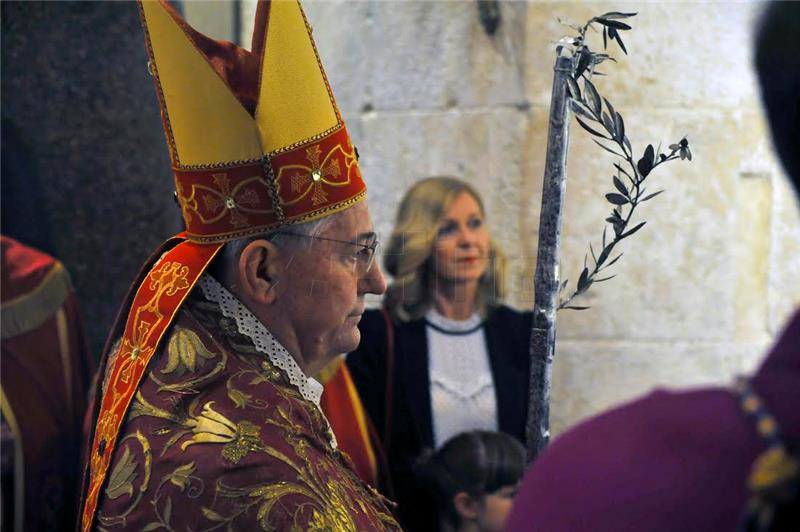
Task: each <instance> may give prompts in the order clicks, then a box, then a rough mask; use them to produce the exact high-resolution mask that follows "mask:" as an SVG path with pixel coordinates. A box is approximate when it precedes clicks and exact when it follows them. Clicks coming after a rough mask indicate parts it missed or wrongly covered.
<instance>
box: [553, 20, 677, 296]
mask: <svg viewBox="0 0 800 532" xmlns="http://www.w3.org/2000/svg"><path fill="white" fill-rule="evenodd" d="M635 15H636V13H620V12H617V11H610V12H608V13H605V14H603V15H600V16H597V17H594V18H592V19H591V20H589V22H587V23H586V24H584V25H583V26H573V25H569V24H567V26H569V27H570V28H572V29H574V30H576V31H577V33H578V35H577V36H575V37H564V38H562V39H561V40H559V41H558V46H557V47H556V53H557V55H558V56H561V55H562V54H564V53H568V54H571V55H570V57H571V59H572V65H573V73H572V75H571V76H567V78H566V79H567V88H568V90H569V95H570V99H571V101H570V107H571V108H572V111H573V112H574V113H575V120H576V121H577V122H578V124H579V125H580V126H581V127H582V128H583V129H584V130H586V131H587V132H588V133H589V134H591V135H592V137H594V138H592V141H593V142H594V143H595V144H597V145H598V146H600V147H601V148H603V149H604V150H606V151H607V152H609V153H612V154H613V155H615V156H616V157H619V158H620V159H621V160H622V161H621V162H622V164H620V163H619V162H615V163H613V165H614V168H615V175H613V176H612V182H613V185H614V189H615V191H614V192H610V193H608V194H606V195H605V197H606V200H608V202H609V203H611V204H612V205H613V206H614V207H613V210H612V211H611V214H610V215H609V216H608V217H607V218H606V219H605V221H606V222H607V223H606V225H604V226H603V235H602V239H601V250H600V253H599V255H598V254H595V250H594V247H593V246H592V243H591V242H590V243H589V252H588V253H587V254H586V255H585V256H584V261H583V270H582V271H581V274H580V276H579V278H578V282H577V284H576V286H575V288H574V290H572V292H571V293H569V295H563V294H564V291H565V289H566V287H567V284H568V282H569V279H565V280H564V282H562V283H561V285H560V287H559V304H558V310H561V309H573V310H585V309H587V308H589V307H588V306H577V305H572V304H571V303H572V300H573V299H574V298H575V297H576V296H578V295H580V294H582V293H584V292H586V291H587V290H588V289H589V287H590V286H592V284H594V283H600V282H603V281H608V280H609V279H613V278H614V277H615V275H609V276H604V277H601V276H600V275H599V274H601V273H602V272H604V271H605V270H606V269H608V268H609V267H611V266H612V265H613V264H615V263H616V262H617V261H618V260H619V259H621V258H622V255H623V253H619V254H617V255H616V256H615V257H614V258H611V255H612V252H613V251H614V248H615V247H616V246H617V244H619V243H620V242H621V241H622V240H624V239H625V238H628V237H629V236H631V235H633V234H634V233H636V232H637V231H639V230H640V229H641V228H642V227H644V226H645V224H646V223H647V222H646V221H643V222H639V223H638V224H636V225H635V226H633V227H632V228H629V226H630V224H631V219H632V217H633V213H634V211H635V210H636V207H638V206H639V205H640V204H641V203H644V202H645V201H648V200H650V199H652V198H654V197H656V196H658V195H659V194H661V193H662V192H664V190H659V191H657V192H653V193H650V194H647V193H646V191H647V189H646V188H645V187H644V182H645V180H646V179H647V177H648V176H649V175H650V174H651V173H652V171H653V170H654V169H655V168H656V167H658V166H659V165H661V164H663V163H666V162H669V161H674V160H676V159H681V160H683V159H688V160H690V161H691V160H692V152H691V150H690V149H689V142H688V140H687V139H686V137H684V138H682V139H681V140H680V141H678V142H676V143H674V144H670V146H669V153H662V152H661V145H660V144H659V146H658V148H653V145H652V144H648V145H647V147H646V148H645V149H644V152H643V153H642V156H641V157H640V158H639V159H638V160H637V159H635V157H634V155H633V148H632V146H631V141H630V139H629V138H628V136H627V134H626V132H625V121H624V120H623V118H622V115H621V114H620V113H619V112H618V111H617V110H616V109H614V106H613V105H611V102H610V101H609V100H608V99H607V98H605V97H603V96H601V95H600V93H599V92H598V90H597V87H595V85H594V83H592V81H591V78H592V76H603V75H604V74H602V73H601V72H596V71H595V67H596V66H597V65H599V64H601V63H603V62H605V61H612V62H616V59H614V58H613V57H611V56H610V55H608V54H606V53H599V52H593V51H592V50H591V49H590V48H589V45H588V44H587V42H586V37H587V33H588V30H589V29H592V30H594V31H597V27H596V26H595V25H597V26H600V27H601V28H602V33H603V49H604V50H606V49H607V48H608V42H609V41H616V42H617V44H618V45H619V47H620V49H621V50H622V51H623V53H625V54H626V55H627V53H628V51H627V49H626V48H625V44H624V42H623V40H622V36H621V32H623V31H627V30H630V29H631V26H630V25H628V24H626V23H625V22H622V21H621V20H622V19H627V18H630V17H633V16H635ZM581 85H582V86H583V88H582V89H581ZM609 224H610V225H611V227H612V229H613V235H614V236H613V238H612V239H610V240H608V238H607V236H608V235H607V233H608V225H609ZM590 255H591V258H592V262H591V263H589V256H590Z"/></svg>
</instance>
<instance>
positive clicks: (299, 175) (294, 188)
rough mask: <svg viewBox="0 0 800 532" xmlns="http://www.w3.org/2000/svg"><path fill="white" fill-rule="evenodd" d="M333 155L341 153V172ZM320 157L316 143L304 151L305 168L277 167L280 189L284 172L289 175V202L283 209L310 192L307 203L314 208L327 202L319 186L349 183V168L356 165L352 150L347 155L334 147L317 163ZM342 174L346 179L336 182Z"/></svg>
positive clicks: (320, 153) (337, 146) (339, 147)
mask: <svg viewBox="0 0 800 532" xmlns="http://www.w3.org/2000/svg"><path fill="white" fill-rule="evenodd" d="M337 152H339V153H341V156H342V158H343V159H344V164H345V169H346V171H345V172H342V167H341V165H340V161H339V158H337V157H336V155H337ZM321 158H322V148H320V145H319V144H315V145H313V146H310V147H308V148H306V160H307V161H308V163H309V165H308V166H305V165H300V164H287V165H285V166H282V167H281V168H280V170H279V171H278V177H277V179H276V181H278V184H279V187H280V183H281V178H282V177H283V175H284V173H289V176H290V177H289V185H290V190H291V192H292V196H293V198H292V199H291V200H289V201H284V203H283V204H284V206H286V205H294V204H295V203H297V202H299V201H300V200H302V199H303V198H305V197H306V196H307V195H308V194H309V193H311V203H312V204H313V205H314V207H317V206H319V205H322V204H324V203H326V202H327V201H328V194H327V192H325V189H324V187H323V185H327V186H330V187H342V186H346V185H349V184H350V169H351V168H352V167H353V165H354V164H356V158H355V156H354V155H353V153H352V150H351V151H350V152H349V153H348V152H346V151H345V150H344V148H342V145H341V144H337V145H336V146H334V147H333V148H331V150H330V151H328V153H327V154H325V158H324V159H322V161H320V159H321ZM290 172H291V173H290ZM342 175H344V176H345V178H346V179H344V180H343V181H340V180H339V179H340V178H341V177H342Z"/></svg>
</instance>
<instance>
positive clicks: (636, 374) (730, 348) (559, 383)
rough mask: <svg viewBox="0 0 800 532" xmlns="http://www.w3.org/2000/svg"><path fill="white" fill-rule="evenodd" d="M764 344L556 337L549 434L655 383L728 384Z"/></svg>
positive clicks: (747, 369)
mask: <svg viewBox="0 0 800 532" xmlns="http://www.w3.org/2000/svg"><path fill="white" fill-rule="evenodd" d="M766 348H767V346H766V344H765V343H759V342H756V343H746V342H737V343H732V342H675V343H672V342H649V341H645V342H628V341H620V342H617V341H610V342H604V341H562V342H559V343H558V344H557V346H556V359H555V364H554V368H553V395H552V397H553V398H552V403H551V406H550V412H551V431H552V432H553V434H554V435H557V434H559V433H561V432H563V431H564V430H565V429H566V428H569V427H570V426H572V425H574V424H575V423H578V422H580V421H582V420H584V419H586V418H588V417H590V416H593V415H595V414H597V413H599V412H601V411H604V410H606V409H608V408H612V407H614V406H617V405H619V404H621V403H625V402H627V401H631V400H633V399H635V398H637V397H640V396H641V395H643V394H646V393H649V392H650V391H652V390H653V389H655V388H663V387H666V388H673V389H675V388H685V387H696V386H728V385H729V384H730V383H731V382H733V378H734V377H735V376H736V375H738V374H742V373H750V372H751V371H753V370H754V369H755V367H756V365H757V363H758V362H760V360H761V359H762V358H763V356H764V354H765V352H766Z"/></svg>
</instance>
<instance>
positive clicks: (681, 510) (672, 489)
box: [507, 313, 800, 532]
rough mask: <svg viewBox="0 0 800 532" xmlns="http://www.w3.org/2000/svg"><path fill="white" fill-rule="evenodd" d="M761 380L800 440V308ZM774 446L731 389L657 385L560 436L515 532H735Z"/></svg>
mask: <svg viewBox="0 0 800 532" xmlns="http://www.w3.org/2000/svg"><path fill="white" fill-rule="evenodd" d="M752 384H753V388H754V389H755V392H756V394H757V395H759V396H760V397H761V398H762V399H763V400H764V403H765V404H766V408H767V410H769V411H771V412H772V414H773V415H774V417H775V418H776V419H777V421H778V424H779V426H780V427H781V429H782V431H783V434H784V436H785V438H786V439H787V440H797V439H798V438H800V313H797V314H795V316H794V318H793V319H792V320H791V321H790V322H789V325H788V326H787V328H786V330H785V331H784V333H783V335H782V336H781V338H780V340H779V341H778V343H777V344H776V345H775V346H774V347H773V349H772V351H771V352H770V354H769V355H768V356H767V358H766V360H765V361H764V363H763V364H762V366H761V368H760V369H759V371H758V373H757V374H756V375H755V376H754V377H753V378H752ZM765 449H766V443H765V442H764V441H763V440H762V439H761V438H760V437H759V436H758V434H757V433H756V430H755V427H754V426H753V425H752V423H751V422H750V421H749V420H748V419H747V418H746V417H745V415H744V414H743V413H742V411H741V408H740V406H739V403H738V399H737V397H736V395H735V394H734V393H733V392H732V391H731V390H729V389H726V388H703V389H698V390H689V391H683V392H671V391H655V392H653V393H651V394H650V395H648V396H646V397H644V398H642V399H639V400H637V401H635V402H633V403H630V404H628V405H625V406H622V407H620V408H617V409H614V410H611V411H609V412H607V413H604V414H601V415H599V416H597V417H595V418H592V419H590V420H589V421H587V422H585V423H582V424H580V425H579V426H577V427H575V428H574V429H572V430H570V431H568V432H566V433H565V434H563V435H562V436H561V437H559V438H558V439H556V440H555V441H554V442H553V444H552V445H551V446H550V447H549V448H548V449H547V450H546V451H545V452H544V453H543V454H542V455H541V456H540V457H539V458H538V459H537V460H536V462H535V463H534V464H533V466H532V467H531V468H530V469H529V470H528V472H527V474H526V475H525V478H524V480H523V483H522V487H521V489H520V491H519V494H518V495H517V498H516V501H515V505H514V509H513V510H512V514H511V517H510V518H509V521H508V525H507V530H509V531H512V532H519V531H528V530H535V531H544V532H561V531H565V532H566V531H570V532H578V531H583V530H586V531H592V532H624V531H647V532H660V531H663V532H667V531H669V532H674V531H682V530H687V531H688V530H691V531H692V532H702V531H720V530H723V531H729V530H735V529H736V525H737V523H738V521H739V519H740V517H741V515H742V513H743V511H744V507H745V503H746V501H747V498H748V492H747V488H746V482H747V477H748V475H749V473H750V469H751V465H752V463H753V461H754V460H755V458H756V457H757V456H758V455H759V454H760V453H762V452H763V451H764V450H765Z"/></svg>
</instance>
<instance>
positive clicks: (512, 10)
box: [248, 0, 527, 111]
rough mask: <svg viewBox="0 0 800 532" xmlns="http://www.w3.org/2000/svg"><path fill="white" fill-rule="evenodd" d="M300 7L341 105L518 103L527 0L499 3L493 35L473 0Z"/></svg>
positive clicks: (384, 107)
mask: <svg viewBox="0 0 800 532" xmlns="http://www.w3.org/2000/svg"><path fill="white" fill-rule="evenodd" d="M304 7H305V10H306V14H307V16H308V19H309V22H310V23H311V25H312V27H313V28H314V38H315V41H316V43H317V46H318V48H319V51H320V55H321V57H322V60H323V63H324V64H325V68H326V71H327V73H328V76H329V79H330V82H331V85H332V86H333V88H334V91H335V93H336V96H337V99H338V102H339V105H340V107H341V108H342V109H344V110H362V111H369V110H379V111H385V110H411V109H419V110H431V109H452V108H473V107H485V106H493V105H524V92H523V72H524V69H525V60H526V54H525V38H524V30H525V11H526V9H527V5H526V4H525V3H519V2H515V3H503V4H502V5H501V16H502V23H501V25H500V27H499V29H498V31H497V33H496V34H495V36H494V37H491V38H490V37H488V36H487V35H486V34H485V33H484V31H483V30H482V29H481V26H480V22H479V20H478V9H477V6H476V4H475V3H474V2H462V1H457V2H453V1H442V2H429V1H422V2H419V1H415V2H352V1H341V0H339V1H322V2H314V1H311V2H305V3H304ZM251 18H252V17H250V18H248V20H250V19H251Z"/></svg>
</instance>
